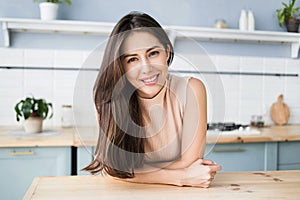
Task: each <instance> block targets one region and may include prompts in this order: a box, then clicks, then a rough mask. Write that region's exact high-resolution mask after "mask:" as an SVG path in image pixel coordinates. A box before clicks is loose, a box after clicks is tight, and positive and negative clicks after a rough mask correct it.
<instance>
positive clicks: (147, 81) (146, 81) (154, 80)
mask: <svg viewBox="0 0 300 200" xmlns="http://www.w3.org/2000/svg"><path fill="white" fill-rule="evenodd" d="M158 76H159V74H156V75H153V76H150V77H146V78H143V79H141V81H142V82H143V83H144V84H145V85H148V86H149V85H155V84H156V83H157V81H158Z"/></svg>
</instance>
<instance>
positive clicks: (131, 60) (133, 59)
mask: <svg viewBox="0 0 300 200" xmlns="http://www.w3.org/2000/svg"><path fill="white" fill-rule="evenodd" d="M136 60H137V58H130V59H128V60H127V63H131V62H134V61H136Z"/></svg>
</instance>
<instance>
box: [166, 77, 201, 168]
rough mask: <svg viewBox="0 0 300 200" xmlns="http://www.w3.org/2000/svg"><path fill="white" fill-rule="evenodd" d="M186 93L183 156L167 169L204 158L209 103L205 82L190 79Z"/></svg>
mask: <svg viewBox="0 0 300 200" xmlns="http://www.w3.org/2000/svg"><path fill="white" fill-rule="evenodd" d="M186 95H187V96H186V106H185V110H184V116H183V132H182V145H181V157H180V159H179V160H177V161H175V162H173V163H171V164H170V165H168V166H167V167H166V168H167V169H180V168H186V167H188V166H190V165H191V164H192V163H193V162H195V161H196V160H198V159H199V158H203V155H204V151H205V145H206V129H207V108H206V107H207V103H206V90H205V86H204V84H203V83H202V82H201V81H200V80H198V79H195V78H191V79H189V83H188V87H187V94H186Z"/></svg>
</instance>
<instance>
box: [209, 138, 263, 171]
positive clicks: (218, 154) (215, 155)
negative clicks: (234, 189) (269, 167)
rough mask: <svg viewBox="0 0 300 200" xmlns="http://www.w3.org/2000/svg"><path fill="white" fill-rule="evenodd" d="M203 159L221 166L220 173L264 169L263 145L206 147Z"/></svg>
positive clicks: (218, 145)
mask: <svg viewBox="0 0 300 200" xmlns="http://www.w3.org/2000/svg"><path fill="white" fill-rule="evenodd" d="M205 155H206V156H205V158H206V159H210V160H213V161H214V162H216V163H218V164H220V165H221V166H222V171H257V170H264V169H265V163H264V162H265V143H247V144H245V143H242V144H216V145H207V146H206V152H205Z"/></svg>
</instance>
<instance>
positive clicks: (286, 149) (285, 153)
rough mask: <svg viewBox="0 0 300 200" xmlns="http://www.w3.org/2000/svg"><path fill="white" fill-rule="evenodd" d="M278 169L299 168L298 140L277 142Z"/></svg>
mask: <svg viewBox="0 0 300 200" xmlns="http://www.w3.org/2000/svg"><path fill="white" fill-rule="evenodd" d="M278 169H279V170H300V142H299V141H295V142H279V143H278Z"/></svg>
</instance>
